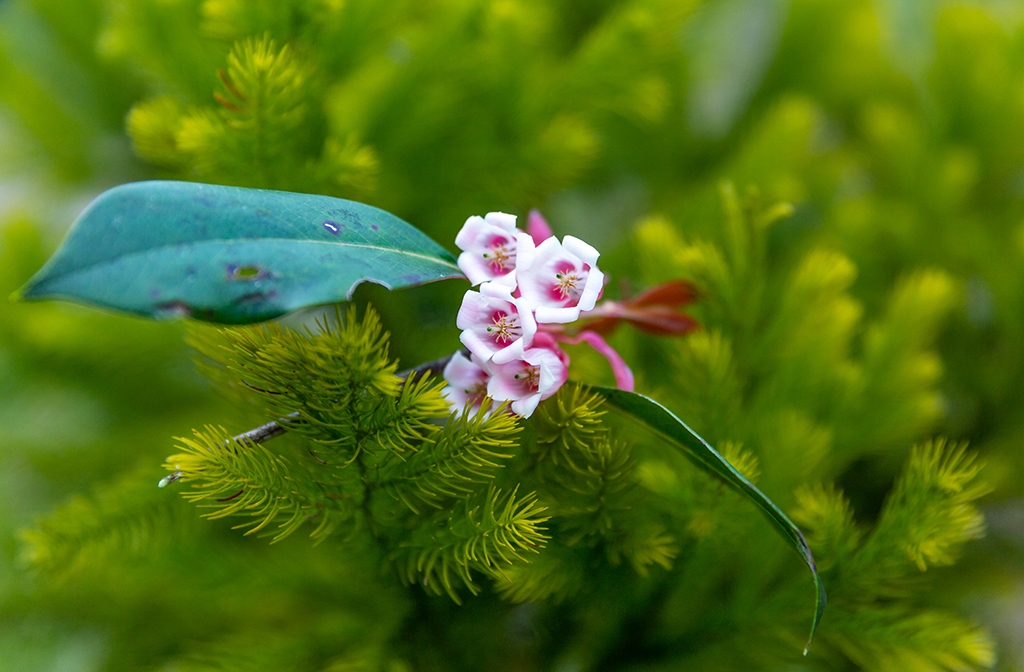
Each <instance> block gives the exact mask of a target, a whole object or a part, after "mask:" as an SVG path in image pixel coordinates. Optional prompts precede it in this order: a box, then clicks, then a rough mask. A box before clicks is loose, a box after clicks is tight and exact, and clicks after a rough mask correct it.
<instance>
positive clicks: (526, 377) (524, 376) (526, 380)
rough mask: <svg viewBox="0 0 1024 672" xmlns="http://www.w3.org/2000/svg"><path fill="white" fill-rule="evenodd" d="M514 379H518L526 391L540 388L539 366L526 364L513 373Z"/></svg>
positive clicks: (534, 390)
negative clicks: (520, 369)
mask: <svg viewBox="0 0 1024 672" xmlns="http://www.w3.org/2000/svg"><path fill="white" fill-rule="evenodd" d="M515 379H516V380H518V381H519V383H520V384H521V385H522V386H523V389H524V390H525V391H526V392H536V391H537V390H538V388H540V367H539V366H527V367H525V368H523V370H522V371H521V372H519V373H517V374H516V375H515Z"/></svg>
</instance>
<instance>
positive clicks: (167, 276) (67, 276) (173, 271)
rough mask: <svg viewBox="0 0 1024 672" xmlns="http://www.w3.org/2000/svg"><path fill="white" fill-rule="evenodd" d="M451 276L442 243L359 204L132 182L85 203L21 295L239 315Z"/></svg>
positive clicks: (149, 311)
mask: <svg viewBox="0 0 1024 672" xmlns="http://www.w3.org/2000/svg"><path fill="white" fill-rule="evenodd" d="M457 277H462V273H461V272H460V271H459V269H458V266H457V265H456V263H455V258H454V257H453V256H452V255H451V254H449V253H448V252H447V251H445V250H444V248H442V247H441V246H440V245H438V244H437V243H435V242H434V241H433V240H431V239H430V238H428V237H427V236H426V235H424V234H423V233H421V232H420V231H419V230H417V229H415V228H414V227H412V226H411V225H409V224H407V223H406V222H404V221H402V220H401V219H399V218H398V217H395V216H394V215H391V214H388V213H387V212H384V211H383V210H379V209H377V208H374V207H371V206H368V205H363V204H361V203H354V202H352V201H346V200H342V199H339V198H330V197H328V196H311V195H307V194H293V193H287V192H281V191H264V190H259V189H240V188H237V187H222V186H214V185H209V184H197V183H192V182H136V183H133V184H126V185H122V186H120V187H116V188H114V189H111V190H110V191H107V192H104V193H103V194H101V195H100V196H99V197H97V198H96V200H94V201H93V202H92V203H91V204H89V206H88V207H87V208H86V209H85V211H83V212H82V214H81V215H80V216H79V217H78V220H77V221H76V222H75V224H74V226H73V227H72V229H71V232H70V233H69V234H68V237H67V239H66V240H65V241H64V243H63V244H62V245H61V247H60V248H59V249H58V250H57V252H56V254H54V256H53V258H52V259H50V261H49V262H47V264H46V265H45V266H44V267H43V269H42V270H41V271H39V273H37V274H36V275H35V276H34V277H33V278H32V279H31V280H29V282H28V284H26V286H25V287H24V288H22V290H21V298H24V299H48V298H62V299H68V300H71V301H77V302H81V303H86V304H90V305H96V306H102V307H105V308H112V309H115V310H120V311H125V312H129V313H135V314H138V315H147V316H150V317H157V318H164V317H175V316H179V315H187V316H191V317H194V318H196V319H200V320H207V321H211V322H224V323H230V324H244V323H248V322H258V321H261V320H266V319H269V318H272V317H277V316H278V315H283V314H284V313H287V312H289V311H292V310H295V309H297V308H302V307H304V306H311V305H318V304H323V303H331V302H336V301H341V300H344V299H346V298H349V297H350V296H351V294H352V291H353V290H354V289H355V287H356V285H358V284H359V283H361V282H374V283H377V284H381V285H384V286H385V287H388V288H389V289H396V288H398V287H408V286H411V285H419V284H423V283H426V282H432V281H435V280H442V279H445V278H457Z"/></svg>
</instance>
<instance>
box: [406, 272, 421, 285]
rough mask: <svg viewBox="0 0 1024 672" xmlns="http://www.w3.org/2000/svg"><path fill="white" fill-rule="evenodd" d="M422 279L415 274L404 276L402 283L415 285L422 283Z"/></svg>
mask: <svg viewBox="0 0 1024 672" xmlns="http://www.w3.org/2000/svg"><path fill="white" fill-rule="evenodd" d="M422 279H423V277H422V276H419V275H416V274H414V273H410V274H407V275H403V276H402V281H403V282H410V283H415V282H419V281H421V280H422Z"/></svg>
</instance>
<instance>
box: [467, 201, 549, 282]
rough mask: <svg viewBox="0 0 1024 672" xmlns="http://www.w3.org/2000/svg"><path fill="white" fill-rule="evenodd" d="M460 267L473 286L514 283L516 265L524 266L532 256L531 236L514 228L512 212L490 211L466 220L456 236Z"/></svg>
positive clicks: (514, 222)
mask: <svg viewBox="0 0 1024 672" xmlns="http://www.w3.org/2000/svg"><path fill="white" fill-rule="evenodd" d="M455 244H456V245H457V246H458V248H459V249H460V250H462V251H463V252H462V254H460V255H459V269H461V270H462V272H463V273H465V274H466V277H467V278H469V281H470V282H471V283H473V284H474V285H479V284H480V283H481V282H488V281H495V282H499V283H501V284H504V285H508V286H509V287H515V286H516V275H515V270H516V267H517V266H522V265H527V264H529V263H530V260H531V259H532V257H533V250H534V244H533V238H531V237H530V236H529V235H528V234H526V233H524V232H522V231H519V230H517V229H516V218H515V215H506V214H505V213H503V212H489V213H487V215H486V216H485V217H478V216H475V215H474V216H473V217H470V218H469V219H467V220H466V223H465V224H463V225H462V229H461V230H460V231H459V233H458V235H457V236H455Z"/></svg>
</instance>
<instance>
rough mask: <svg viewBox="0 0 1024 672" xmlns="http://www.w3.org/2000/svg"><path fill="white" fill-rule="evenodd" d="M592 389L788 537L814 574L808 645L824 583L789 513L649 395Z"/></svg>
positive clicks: (821, 610) (818, 617) (820, 611)
mask: <svg viewBox="0 0 1024 672" xmlns="http://www.w3.org/2000/svg"><path fill="white" fill-rule="evenodd" d="M592 389H593V390H594V391H595V392H598V393H600V394H601V395H602V396H603V397H604V398H605V400H606V402H607V403H608V405H609V406H611V407H612V408H614V409H615V410H617V411H619V412H621V413H623V414H625V415H627V416H629V417H630V418H633V419H635V420H637V421H639V422H641V423H643V424H644V425H646V426H647V427H649V428H651V429H653V430H654V431H655V432H656V433H658V434H659V435H661V436H663V437H664V438H666V439H668V440H669V441H671V442H672V443H673V444H674V445H676V446H678V447H679V448H681V449H682V451H683V453H684V454H685V455H686V457H688V458H689V459H690V460H691V461H693V462H694V463H695V464H697V466H699V467H701V468H702V469H704V470H705V471H708V472H710V473H711V474H713V475H715V476H717V477H718V478H720V479H722V480H723V481H725V482H726V483H728V484H729V485H731V486H732V487H733V488H735V489H736V490H737V491H738V492H739V493H740V494H742V495H744V496H746V497H748V498H749V499H751V500H752V501H753V502H754V503H755V504H757V505H758V506H759V507H760V508H761V510H762V511H764V513H765V515H767V516H768V520H770V521H771V522H772V523H774V524H775V527H777V528H778V529H779V531H780V532H781V533H782V535H783V536H784V537H785V538H786V539H788V540H789V542H790V543H791V544H792V545H793V547H794V548H795V549H796V551H797V553H799V554H800V557H801V558H802V559H803V561H804V562H805V563H807V567H808V568H810V570H811V575H812V576H813V577H814V592H815V611H814V619H813V621H812V622H811V636H810V637H809V638H808V640H807V647H810V645H811V639H813V638H814V632H815V630H817V629H818V623H819V622H820V621H821V616H822V614H823V613H825V603H826V601H827V599H826V596H825V586H824V585H823V584H822V583H821V577H820V576H818V568H817V567H816V566H815V564H814V557H813V556H812V555H811V549H810V547H808V545H807V540H806V539H804V535H803V533H802V532H801V531H800V530H799V529H798V528H797V526H796V525H795V524H794V523H793V521H792V520H790V519H789V516H787V515H786V514H785V513H783V512H782V509H780V508H779V507H778V506H776V505H775V503H774V502H773V501H772V500H770V499H768V497H766V496H765V494H764V493H763V492H761V491H760V490H758V489H757V487H756V486H755V485H754V484H753V483H751V482H750V481H748V480H747V479H746V478H744V476H743V475H742V474H741V473H740V472H738V471H736V469H735V468H734V467H733V466H732V465H731V464H729V461H728V460H726V459H725V458H724V457H722V456H721V455H720V454H719V453H718V451H716V450H715V449H714V448H712V447H711V446H710V445H709V444H708V442H707V441H705V440H704V439H702V438H701V437H700V435H698V434H697V432H695V431H693V430H692V429H690V427H689V426H687V424H686V423H685V422H683V421H682V420H680V419H679V418H678V417H676V415H675V414H674V413H672V411H670V410H668V409H667V408H665V407H664V406H662V405H661V404H659V403H658V402H656V401H654V400H653V399H651V398H650V397H645V396H644V395H642V394H637V393H636V392H627V391H625V390H618V389H615V388H612V387H600V386H593V387H592ZM806 654H807V648H806V647H805V648H804V655H806Z"/></svg>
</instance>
